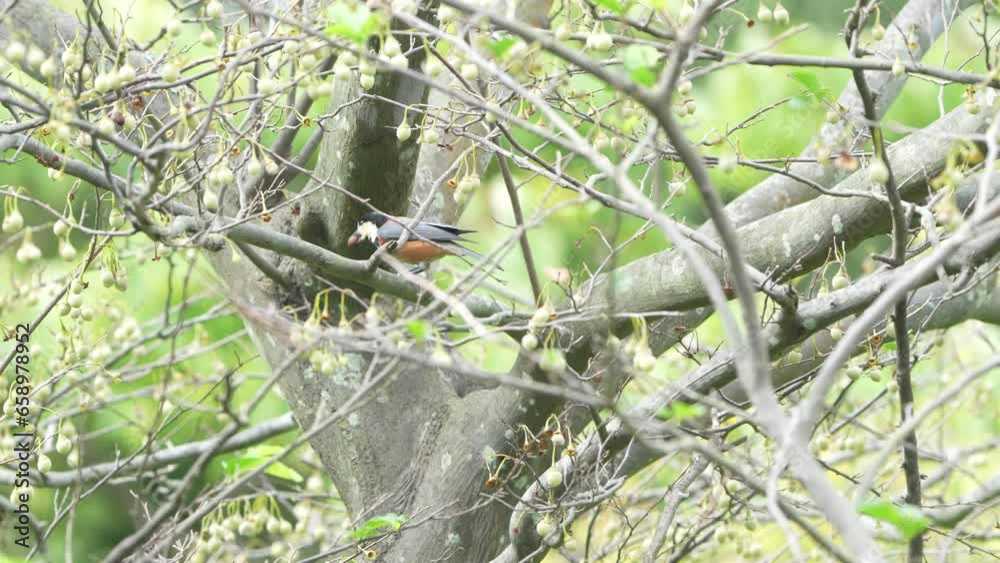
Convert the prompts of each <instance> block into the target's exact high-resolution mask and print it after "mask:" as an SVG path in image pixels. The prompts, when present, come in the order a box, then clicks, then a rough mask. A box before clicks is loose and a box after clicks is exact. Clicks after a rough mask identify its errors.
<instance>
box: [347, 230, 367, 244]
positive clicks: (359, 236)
mask: <svg viewBox="0 0 1000 563" xmlns="http://www.w3.org/2000/svg"><path fill="white" fill-rule="evenodd" d="M363 238H364V237H363V236H362V234H361V230H360V229H359V230H357V231H354V234H353V235H351V238H349V239H347V246H357V245H358V243H360V242H361V240H362V239H363Z"/></svg>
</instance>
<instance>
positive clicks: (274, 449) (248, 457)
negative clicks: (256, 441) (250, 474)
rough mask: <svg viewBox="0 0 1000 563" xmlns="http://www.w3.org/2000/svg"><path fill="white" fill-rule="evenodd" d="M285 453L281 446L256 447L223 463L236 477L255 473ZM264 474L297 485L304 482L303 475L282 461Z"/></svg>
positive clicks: (265, 445) (266, 445)
mask: <svg viewBox="0 0 1000 563" xmlns="http://www.w3.org/2000/svg"><path fill="white" fill-rule="evenodd" d="M283 451H285V448H283V447H281V446H273V445H269V444H263V445H260V446H254V447H252V448H250V449H249V450H247V451H246V453H244V454H243V455H241V456H238V457H236V458H234V459H232V460H230V461H228V462H225V461H224V462H223V463H222V467H223V468H224V469H225V470H226V471H228V472H229V473H232V474H234V475H235V474H238V473H244V472H246V471H253V470H254V469H256V468H258V467H260V466H261V465H263V464H264V463H265V462H266V461H268V460H270V459H271V458H273V457H274V456H276V455H278V454H280V453H281V452H283ZM264 473H267V474H268V475H272V476H274V477H278V478H280V479H287V480H289V481H293V482H295V483H301V482H302V481H303V479H302V475H301V474H300V473H299V472H298V471H296V470H294V469H292V468H291V467H289V466H287V465H285V464H284V463H282V462H280V461H275V462H274V463H272V464H271V465H269V466H268V467H267V469H265V470H264Z"/></svg>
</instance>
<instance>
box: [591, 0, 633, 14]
mask: <svg viewBox="0 0 1000 563" xmlns="http://www.w3.org/2000/svg"><path fill="white" fill-rule="evenodd" d="M594 4H597V5H598V6H601V7H604V8H607V9H609V10H611V11H612V12H614V13H616V14H618V15H619V16H624V15H625V6H622V3H621V2H619V1H618V0H594Z"/></svg>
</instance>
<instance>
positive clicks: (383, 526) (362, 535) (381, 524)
mask: <svg viewBox="0 0 1000 563" xmlns="http://www.w3.org/2000/svg"><path fill="white" fill-rule="evenodd" d="M409 520H410V517H409V516H405V515H403V514H393V513H389V514H383V515H381V516H376V517H374V518H369V519H368V521H367V522H365V523H364V524H362V525H361V527H360V528H358V529H357V530H355V531H354V532H352V533H351V537H352V538H354V539H356V540H359V541H360V540H366V539H368V538H373V537H375V536H377V535H379V534H383V533H385V532H398V531H399V529H400V528H402V527H403V524H406V523H407V522H408V521H409Z"/></svg>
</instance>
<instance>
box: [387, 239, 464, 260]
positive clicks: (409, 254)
mask: <svg viewBox="0 0 1000 563" xmlns="http://www.w3.org/2000/svg"><path fill="white" fill-rule="evenodd" d="M448 254H451V253H450V252H448V251H447V250H445V249H444V248H442V247H440V246H438V245H436V244H434V243H433V242H428V241H423V240H413V241H408V242H407V243H406V244H404V245H403V247H402V248H398V249H396V251H395V252H393V253H392V255H393V256H395V257H396V258H398V259H399V260H400V261H402V262H408V263H410V264H420V263H423V262H433V261H435V260H437V259H439V258H442V257H444V256H447V255H448Z"/></svg>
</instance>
